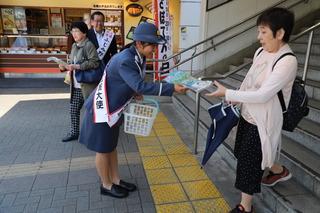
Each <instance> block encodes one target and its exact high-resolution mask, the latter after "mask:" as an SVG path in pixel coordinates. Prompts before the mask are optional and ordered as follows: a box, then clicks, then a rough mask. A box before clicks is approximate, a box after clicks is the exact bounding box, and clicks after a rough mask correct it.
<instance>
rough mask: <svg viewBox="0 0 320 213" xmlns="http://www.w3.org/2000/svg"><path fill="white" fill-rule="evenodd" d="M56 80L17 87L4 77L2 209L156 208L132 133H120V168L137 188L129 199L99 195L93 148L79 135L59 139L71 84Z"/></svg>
mask: <svg viewBox="0 0 320 213" xmlns="http://www.w3.org/2000/svg"><path fill="white" fill-rule="evenodd" d="M47 81H49V80H47ZM2 82H3V81H2ZM13 82H14V81H13ZM19 82H20V83H21V81H20V80H19ZM53 82H54V83H52V84H53V86H52V85H51V86H50V82H48V83H49V86H48V88H41V87H40V86H42V85H43V82H41V81H38V82H37V81H36V82H35V84H36V85H35V86H34V85H30V86H29V88H28V86H27V83H25V82H23V84H21V86H20V87H21V88H18V89H17V88H15V87H14V86H12V84H10V82H9V83H8V82H7V81H6V82H5V83H4V84H2V86H1V88H0V105H2V106H1V107H2V108H1V110H2V111H4V110H5V113H3V114H2V117H0V212H1V213H11V212H54V213H58V212H67V213H70V212H121V213H124V212H155V209H154V204H153V199H152V196H151V192H150V189H149V186H148V183H147V180H146V176H145V173H144V169H143V166H142V162H141V159H140V156H139V153H138V149H137V146H136V143H135V139H134V137H133V136H130V135H125V134H121V136H120V140H119V146H118V151H119V164H120V167H119V169H120V174H121V177H122V178H123V179H125V180H127V181H131V182H135V183H136V184H137V185H138V188H139V190H138V191H136V192H133V193H131V194H130V196H129V197H128V198H125V199H114V198H110V197H106V196H101V195H100V192H99V185H100V183H99V177H98V175H97V172H96V170H95V165H94V153H93V152H91V151H88V150H87V149H86V148H85V147H84V146H82V145H81V144H79V143H78V142H76V141H73V142H69V143H62V142H60V141H61V138H62V137H63V136H64V135H65V134H66V133H67V131H68V128H69V114H68V112H69V109H68V107H69V102H68V88H67V87H65V86H63V85H61V84H59V82H57V81H56V80H54V81H53ZM39 85H40V86H39ZM5 86H6V87H5ZM17 87H18V86H17ZM32 87H33V88H32ZM52 87H57V92H56V93H57V95H55V94H56V93H55V91H54V90H53V89H52ZM19 90H21V92H19ZM61 92H62V93H64V97H65V98H63V99H61V98H59V97H60V96H61ZM21 94H22V95H21ZM39 94H40V95H42V96H44V97H41V99H43V100H37V97H39ZM46 94H50V99H49V100H46V98H45V96H46ZM26 96H28V97H29V98H26ZM32 96H34V97H32ZM55 96H56V97H55ZM28 99H29V100H28ZM10 102H13V103H14V104H12V106H13V107H12V108H11V107H10V106H7V107H8V108H7V109H4V108H5V106H6V105H8V104H9V103H10ZM2 103H6V104H2ZM9 105H10V104H9ZM8 109H9V110H8ZM1 110H0V111H1ZM0 116H1V114H0Z"/></svg>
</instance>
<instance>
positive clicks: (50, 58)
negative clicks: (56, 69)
mask: <svg viewBox="0 0 320 213" xmlns="http://www.w3.org/2000/svg"><path fill="white" fill-rule="evenodd" d="M47 61H54V62H56V63H57V64H59V65H63V66H67V65H68V64H67V63H66V62H64V61H63V60H61V59H59V58H57V57H49V58H47Z"/></svg>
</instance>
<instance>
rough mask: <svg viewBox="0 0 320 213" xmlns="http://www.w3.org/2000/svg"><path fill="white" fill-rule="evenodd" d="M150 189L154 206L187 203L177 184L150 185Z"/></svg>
mask: <svg viewBox="0 0 320 213" xmlns="http://www.w3.org/2000/svg"><path fill="white" fill-rule="evenodd" d="M150 189H151V193H152V196H153V199H154V202H155V203H156V204H164V203H173V202H182V201H187V196H186V194H185V193H184V191H183V189H182V187H181V185H180V184H179V183H176V184H164V185H151V186H150Z"/></svg>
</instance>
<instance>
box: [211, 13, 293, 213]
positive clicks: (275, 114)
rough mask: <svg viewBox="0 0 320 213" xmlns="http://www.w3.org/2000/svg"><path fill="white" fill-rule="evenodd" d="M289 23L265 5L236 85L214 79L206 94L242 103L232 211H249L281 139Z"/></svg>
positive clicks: (288, 80) (288, 84)
mask: <svg viewBox="0 0 320 213" xmlns="http://www.w3.org/2000/svg"><path fill="white" fill-rule="evenodd" d="M293 25H294V15H293V13H291V12H290V11H288V10H286V9H283V8H272V9H269V10H267V11H265V12H264V13H263V14H261V15H260V17H259V18H258V20H257V26H258V40H259V42H260V44H261V48H259V49H258V50H257V51H256V53H255V55H254V58H253V64H252V66H251V68H250V69H249V71H248V73H247V75H246V77H245V79H244V81H243V82H242V84H241V87H240V89H239V90H231V89H227V88H225V87H224V86H222V85H221V84H220V83H219V82H217V81H215V82H214V84H215V85H216V87H217V90H216V91H215V92H212V93H209V94H207V95H208V96H215V97H225V99H226V100H227V101H231V102H238V103H241V118H240V121H239V124H238V129H237V136H236V142H235V148H234V155H235V157H236V158H237V160H238V162H237V174H236V182H235V187H236V188H237V189H239V190H240V191H241V202H240V203H239V204H238V205H237V206H236V208H234V209H233V210H232V211H231V213H243V212H253V208H252V199H253V194H254V193H260V191H261V180H262V176H263V172H264V169H265V168H267V167H268V168H271V167H272V166H273V164H274V161H275V158H276V154H277V148H278V147H279V146H280V144H281V129H282V122H283V116H282V108H281V105H280V102H279V99H278V96H277V93H278V92H279V91H280V90H282V93H283V96H284V100H285V103H286V106H288V103H289V99H290V95H291V88H292V85H293V82H294V79H295V77H296V72H297V60H296V58H295V57H294V56H292V55H288V56H285V57H283V58H282V59H280V60H279V61H278V62H277V63H276V65H275V66H274V68H273V69H272V67H273V65H274V63H275V62H276V60H277V59H279V57H280V56H281V55H283V54H284V53H288V52H292V50H291V49H290V47H289V45H288V44H287V42H288V41H289V37H290V34H291V31H292V28H293Z"/></svg>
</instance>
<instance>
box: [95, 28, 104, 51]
mask: <svg viewBox="0 0 320 213" xmlns="http://www.w3.org/2000/svg"><path fill="white" fill-rule="evenodd" d="M93 30H94V33H95V34H96V37H97V41H98V44H99V47H102V46H103V44H104V41H103V36H104V32H105V31H104V30H102V32H101V33H98V32H97V31H96V30H95V29H93Z"/></svg>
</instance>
